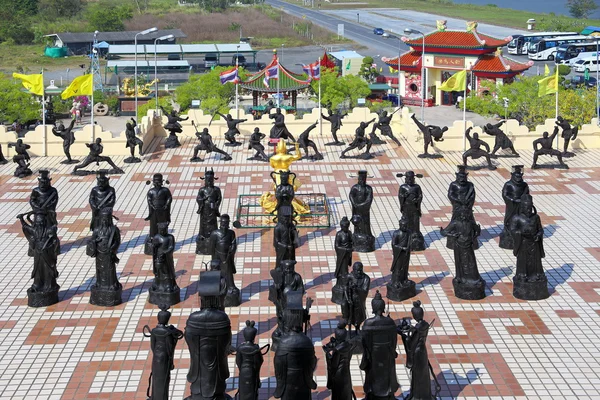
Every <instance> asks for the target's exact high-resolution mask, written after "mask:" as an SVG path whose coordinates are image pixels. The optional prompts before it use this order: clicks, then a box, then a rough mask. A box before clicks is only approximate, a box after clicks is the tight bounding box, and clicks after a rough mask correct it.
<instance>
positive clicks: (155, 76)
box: [135, 35, 175, 117]
mask: <svg viewBox="0 0 600 400" xmlns="http://www.w3.org/2000/svg"><path fill="white" fill-rule="evenodd" d="M174 37H175V36H173V35H165V36H161V37H159V38H156V39H154V85H155V90H154V97H156V115H158V62H157V59H156V42H160V41H163V40H171V39H173V38H174ZM135 113H136V117H137V105H136V107H135Z"/></svg>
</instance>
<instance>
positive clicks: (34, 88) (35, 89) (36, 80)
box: [13, 72, 44, 96]
mask: <svg viewBox="0 0 600 400" xmlns="http://www.w3.org/2000/svg"><path fill="white" fill-rule="evenodd" d="M13 78H17V79H20V80H21V83H22V84H23V86H24V87H25V89H27V90H29V92H30V93H33V94H37V95H38V96H43V95H44V76H43V75H42V74H34V75H23V74H17V73H16V72H13Z"/></svg>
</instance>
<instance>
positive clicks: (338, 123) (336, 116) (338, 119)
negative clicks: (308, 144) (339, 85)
mask: <svg viewBox="0 0 600 400" xmlns="http://www.w3.org/2000/svg"><path fill="white" fill-rule="evenodd" d="M327 113H328V114H329V116H326V115H325V114H323V113H321V117H323V119H324V120H326V121H329V122H330V123H331V136H333V142H330V143H326V144H325V146H343V145H344V142H341V141H339V140H338V137H337V131H339V130H340V128H341V127H342V125H343V124H342V119H344V117H345V116H347V115H348V113H345V114H340V112H339V111H335V112H334V113H333V114H332V113H331V110H330V109H328V110H327Z"/></svg>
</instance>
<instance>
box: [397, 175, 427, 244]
mask: <svg viewBox="0 0 600 400" xmlns="http://www.w3.org/2000/svg"><path fill="white" fill-rule="evenodd" d="M396 177H398V178H402V177H404V183H403V184H402V185H400V188H399V189H398V200H399V201H400V212H401V213H402V218H404V219H405V220H406V223H407V224H408V230H409V231H410V232H411V244H410V247H411V250H413V251H423V250H425V238H424V237H423V234H422V233H421V215H422V213H421V203H422V202H423V191H422V190H421V186H419V185H418V184H416V183H415V178H422V177H423V175H421V174H415V173H414V171H407V172H406V173H405V174H396Z"/></svg>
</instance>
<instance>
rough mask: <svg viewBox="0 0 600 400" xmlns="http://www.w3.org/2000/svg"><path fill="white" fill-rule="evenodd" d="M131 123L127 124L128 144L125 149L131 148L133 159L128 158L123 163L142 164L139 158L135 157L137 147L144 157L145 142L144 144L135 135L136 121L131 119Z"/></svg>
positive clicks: (126, 135)
mask: <svg viewBox="0 0 600 400" xmlns="http://www.w3.org/2000/svg"><path fill="white" fill-rule="evenodd" d="M130 121H131V122H127V123H126V124H125V137H126V138H127V144H126V145H125V147H129V151H130V152H131V157H127V158H126V159H124V160H123V162H126V163H128V164H131V163H139V162H142V160H140V159H139V158H138V157H136V156H135V148H136V147H137V148H139V153H140V156H143V155H144V151H143V147H144V142H142V140H141V139H140V138H138V137H137V136H136V134H135V127H136V126H137V123H136V122H135V119H133V118H131V120H130Z"/></svg>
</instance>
